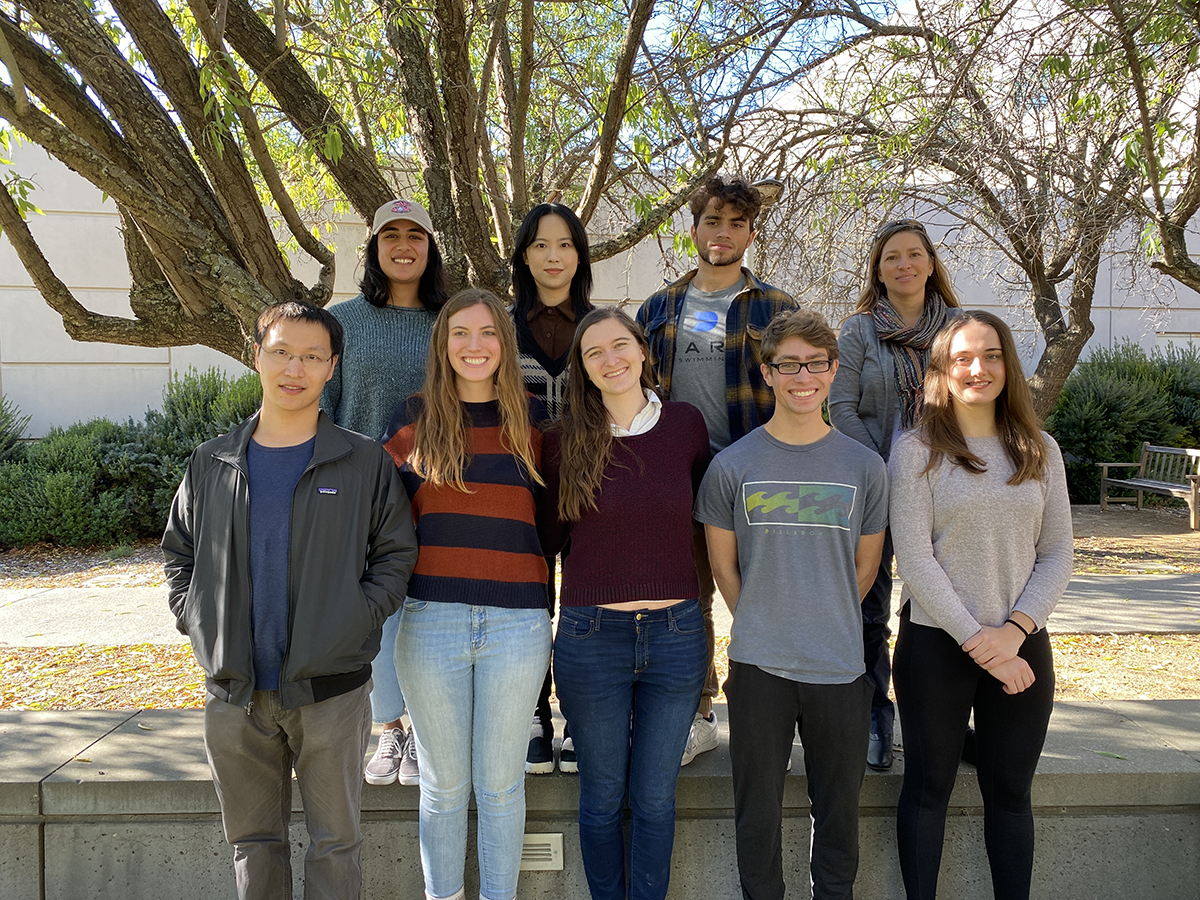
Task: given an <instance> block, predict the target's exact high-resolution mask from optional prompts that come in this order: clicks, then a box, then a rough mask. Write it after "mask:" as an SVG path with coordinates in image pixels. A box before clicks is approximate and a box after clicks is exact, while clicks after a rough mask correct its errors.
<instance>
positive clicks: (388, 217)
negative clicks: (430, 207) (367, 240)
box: [371, 198, 433, 235]
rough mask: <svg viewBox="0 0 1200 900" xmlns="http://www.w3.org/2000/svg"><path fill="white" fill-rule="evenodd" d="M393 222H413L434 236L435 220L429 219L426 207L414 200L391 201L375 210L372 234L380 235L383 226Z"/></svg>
mask: <svg viewBox="0 0 1200 900" xmlns="http://www.w3.org/2000/svg"><path fill="white" fill-rule="evenodd" d="M391 222H413V223H415V224H417V225H420V226H421V227H422V228H424V229H425V230H426V231H427V232H428V233H429V234H433V220H432V219H430V218H429V213H427V212H425V207H423V206H422V205H421V204H420V203H414V202H413V201H412V200H401V199H399V198H397V199H395V200H389V201H388V202H387V203H385V204H383V206H381V207H379V209H377V210H375V223H374V224H373V225H372V226H371V234H372V235H376V234H379V232H381V231H382V230H383V226H385V225H387V224H389V223H391Z"/></svg>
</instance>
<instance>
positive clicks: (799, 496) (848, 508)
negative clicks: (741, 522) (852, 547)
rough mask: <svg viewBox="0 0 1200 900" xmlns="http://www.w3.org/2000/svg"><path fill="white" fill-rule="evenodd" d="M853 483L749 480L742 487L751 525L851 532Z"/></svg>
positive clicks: (748, 520) (748, 521)
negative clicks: (833, 529) (790, 526)
mask: <svg viewBox="0 0 1200 900" xmlns="http://www.w3.org/2000/svg"><path fill="white" fill-rule="evenodd" d="M856 491H857V488H855V486H854V485H852V484H835V483H831V482H816V483H807V482H796V481H748V482H746V483H745V484H743V485H742V500H743V506H744V508H745V510H746V522H747V523H748V524H750V525H793V526H794V525H811V526H815V527H818V528H840V529H842V530H843V531H849V530H850V515H851V513H853V512H854V496H855V493H856Z"/></svg>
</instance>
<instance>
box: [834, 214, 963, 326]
mask: <svg viewBox="0 0 1200 900" xmlns="http://www.w3.org/2000/svg"><path fill="white" fill-rule="evenodd" d="M906 231H911V232H912V233H913V234H915V235H917V236H918V237H920V238H921V243H922V244H924V245H925V252H926V253H928V254H929V258H930V259H931V260H933V272H932V274H930V276H929V280H928V281H926V282H925V293H926V294H928V293H929V291H930V290H934V291H937V293H938V296H940V297H941V298H942V302H943V303H945V304H946V305H947V306H959V305H960V304H959V302H958V296H957V295H956V294H955V293H954V282H953V281H952V280H951V278H950V273H949V272H947V271H946V267H945V266H943V265H942V261H941V259H940V258H939V257H938V255H937V250H936V249H935V248H934V246H933V241H931V240H930V239H929V235H928V234H927V233H926V231H925V226H924V225H922V224H921V223H920V222H918V221H917V220H916V219H899V220H897V221H895V222H885V223H884V224H883V225H880V226H879V228H878V230H877V231H876V232H875V237H874V238H873V239H872V240H871V252H870V253H868V254H867V277H866V279H865V280H864V281H863V288H862V293H860V294H859V295H858V303H857V304H855V306H854V311H855V312H856V313H864V312H870V311H871V310H873V309H874V308H875V304H877V303H878V302H879V301H880V300H883V299H886V298H887V291H886V290H884V288H883V282H882V281H880V279H879V257H881V256H882V255H883V245H884V244H886V243H887V242H888V241H890V240H891V239H892V238H894V237H895V236H896V235H898V234H903V233H904V232H906Z"/></svg>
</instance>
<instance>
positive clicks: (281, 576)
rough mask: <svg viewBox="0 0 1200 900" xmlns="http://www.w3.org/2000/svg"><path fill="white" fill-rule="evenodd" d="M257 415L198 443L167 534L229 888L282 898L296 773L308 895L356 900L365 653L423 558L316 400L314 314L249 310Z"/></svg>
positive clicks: (380, 462)
mask: <svg viewBox="0 0 1200 900" xmlns="http://www.w3.org/2000/svg"><path fill="white" fill-rule="evenodd" d="M254 340H255V343H254V360H255V368H256V369H257V370H258V372H259V376H260V379H261V381H262V386H263V401H262V407H261V409H260V410H259V411H258V412H257V413H256V414H255V415H253V416H251V417H250V418H249V419H247V420H246V421H245V422H243V423H242V424H241V425H239V426H238V427H237V428H235V429H234V430H233V431H232V432H230V433H229V434H226V435H222V436H221V437H218V438H215V439H213V440H211V441H207V442H206V443H204V444H202V445H200V447H198V448H197V449H196V451H195V452H194V453H193V454H192V457H191V459H190V460H189V462H188V467H187V471H186V473H185V474H184V478H183V483H182V484H180V486H179V490H178V491H177V493H176V495H175V502H174V504H173V505H172V508H171V516H170V520H169V522H168V524H167V529H166V533H165V534H164V535H163V553H164V555H165V557H166V572H167V584H168V589H169V599H170V605H171V611H172V612H173V613H174V614H175V618H176V622H177V625H178V627H179V630H180V631H182V632H183V633H184V634H186V635H188V637H189V638H191V642H192V649H193V651H194V652H195V654H196V660H197V662H199V664H200V666H201V668H203V669H204V671H205V674H206V676H207V677H206V687H207V698H206V701H205V714H204V745H205V750H206V752H207V754H208V761H209V766H210V768H211V770H212V775H213V783H214V785H215V787H216V789H217V796H218V798H219V799H220V802H221V818H222V822H223V824H224V828H225V837H226V839H227V840H228V841H229V843H230V844H231V845H232V846H233V848H234V875H235V877H236V880H237V890H238V896H239V897H240V898H252V897H254V898H258V897H262V898H266V897H290V896H291V894H292V874H291V864H290V859H291V854H290V850H289V847H288V818H289V812H290V809H291V773H292V769H293V768H294V769H295V772H296V778H297V781H298V782H299V785H300V792H301V796H302V797H303V800H304V810H305V819H306V822H307V825H308V832H309V836H310V843H309V847H308V852H307V854H306V856H305V863H304V884H305V896H306V897H307V898H317V897H320V898H356V897H358V896H359V892H360V887H361V882H362V875H361V867H360V851H361V846H362V834H361V831H360V828H359V806H360V799H361V793H362V783H363V760H364V755H365V753H366V749H367V743H368V740H369V738H370V732H371V707H370V703H369V699H368V697H369V694H370V686H371V660H372V659H374V657H375V654H376V653H377V652H378V650H379V642H380V634H381V631H382V627H383V622H384V620H385V619H387V617H388V616H389V615H391V614H392V613H393V612H394V611H395V610H396V609H397V608H398V607H399V606H400V604H401V603H402V602H403V600H404V595H405V592H406V590H407V587H408V580H409V577H410V575H411V574H412V569H413V566H414V565H415V564H416V559H417V541H416V534H415V531H414V528H413V519H412V510H411V507H410V506H409V502H408V497H407V495H406V494H405V492H404V488H403V486H402V485H401V483H400V479H399V476H398V475H397V472H396V468H395V465H394V464H393V463H392V461H391V459H390V458H389V457H388V455H387V454H386V453H385V452H384V450H383V448H382V447H381V446H380V445H379V444H377V443H375V442H374V441H371V440H369V439H367V438H365V437H363V436H362V435H359V434H355V433H354V432H351V431H346V430H344V429H342V428H338V427H337V426H336V425H334V424H333V422H332V421H330V420H329V418H328V417H327V416H325V415H324V414H323V413H321V412H320V411H319V409H318V402H319V401H320V398H321V389H322V388H323V387H324V385H325V382H326V381H328V380H329V378H330V376H331V375H332V374H333V366H334V364H335V362H336V361H337V357H338V354H339V353H340V352H341V349H342V327H341V325H340V324H339V323H338V321H337V320H336V319H335V318H333V316H331V315H330V314H329V313H327V312H326V311H325V310H322V309H318V308H317V307H315V306H309V305H306V304H302V303H280V304H276V305H274V306H270V307H268V308H267V309H266V310H264V311H263V313H262V315H261V316H259V319H258V322H257V323H256V326H255V335H254Z"/></svg>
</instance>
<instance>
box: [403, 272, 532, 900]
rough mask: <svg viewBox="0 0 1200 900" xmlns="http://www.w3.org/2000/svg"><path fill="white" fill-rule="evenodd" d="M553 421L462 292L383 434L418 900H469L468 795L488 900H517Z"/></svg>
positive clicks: (510, 350)
mask: <svg viewBox="0 0 1200 900" xmlns="http://www.w3.org/2000/svg"><path fill="white" fill-rule="evenodd" d="M544 419H545V410H544V409H543V407H542V405H541V403H539V402H538V401H536V400H534V399H532V398H530V397H529V396H528V395H527V394H526V392H525V389H524V387H523V385H522V384H521V378H520V375H519V373H518V370H517V354H516V335H515V334H514V332H513V327H512V322H511V320H510V319H509V317H508V313H507V311H506V310H505V308H504V306H503V305H502V304H501V303H500V301H499V300H498V299H497V298H496V296H495V295H494V294H491V293H490V292H488V291H484V290H478V289H468V290H465V291H460V292H459V293H458V294H455V295H454V296H453V297H451V298H450V300H449V301H447V303H446V305H445V307H444V308H443V309H442V311H441V313H440V314H439V315H438V319H437V322H436V323H435V324H434V328H433V336H432V338H431V340H430V354H429V363H428V368H427V370H426V375H425V387H424V390H423V392H422V393H421V394H420V395H418V396H416V397H413V398H410V399H409V400H408V402H407V403H405V404H403V405H402V406H401V408H400V409H399V410H397V412H396V415H395V416H393V418H392V422H391V424H390V425H389V426H388V430H387V433H386V435H385V438H384V446H385V447H386V448H387V451H388V453H390V454H391V456H392V458H393V459H394V460H395V461H396V465H397V466H398V467H399V468H400V474H401V478H402V480H403V482H404V486H405V488H406V490H407V492H408V495H409V498H410V500H411V501H412V507H413V516H414V518H415V519H416V525H417V542H418V545H419V548H420V549H419V554H418V557H417V566H416V569H415V571H414V572H413V577H412V579H411V580H410V582H409V586H408V591H409V596H408V597H407V599H405V601H404V606H403V607H402V610H401V618H400V632H399V636H398V637H397V640H396V670H397V672H398V673H399V676H400V685H401V687H402V688H403V689H404V696H405V698H406V700H407V702H408V709H409V716H410V717H411V718H412V725H413V732H414V735H415V739H416V745H417V758H418V761H419V763H420V770H421V776H420V784H421V808H420V833H421V864H422V868H423V869H424V873H425V893H426V896H428V897H434V898H439V900H443V898H462V897H463V896H464V888H463V884H464V881H463V869H464V859H465V855H466V840H467V804H468V803H469V801H470V799H471V793H472V788H473V789H474V795H475V802H476V805H477V807H478V810H479V833H478V842H479V872H480V896H481V897H484V898H487V900H512V898H513V897H515V896H516V890H517V874H518V869H519V866H520V861H521V844H522V836H523V833H524V830H525V787H524V779H525V746H526V740H527V738H528V734H529V732H528V728H529V721H530V719H531V717H532V716H533V709H534V704H535V702H536V701H537V694H538V688H539V687H540V686H541V684H542V680H543V678H544V677H545V674H546V667H547V666H548V665H549V661H550V641H551V638H550V620H549V617H548V616H547V615H546V561H545V559H543V557H542V550H541V546H540V544H539V541H538V533H537V525H536V509H537V499H538V493H539V491H540V487H541V485H542V479H541V477H540V476H539V474H538V467H539V465H540V460H541V447H542V435H541V432H540V430H539V429H538V427H537V423H540V422H542V421H543V420H544Z"/></svg>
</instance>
